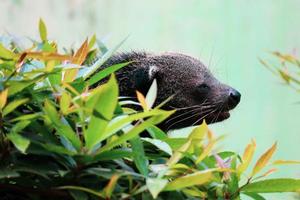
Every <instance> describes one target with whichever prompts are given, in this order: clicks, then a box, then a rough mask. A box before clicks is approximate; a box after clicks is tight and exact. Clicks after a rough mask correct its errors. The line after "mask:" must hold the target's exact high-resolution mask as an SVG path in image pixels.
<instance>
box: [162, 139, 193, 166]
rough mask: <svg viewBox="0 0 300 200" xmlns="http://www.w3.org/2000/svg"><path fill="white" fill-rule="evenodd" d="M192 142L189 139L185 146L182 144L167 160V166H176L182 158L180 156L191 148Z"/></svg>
mask: <svg viewBox="0 0 300 200" xmlns="http://www.w3.org/2000/svg"><path fill="white" fill-rule="evenodd" d="M191 144H192V140H191V139H189V140H188V141H187V142H186V143H185V144H183V145H182V146H181V147H180V148H179V149H178V150H177V151H176V152H175V153H174V154H173V155H172V156H171V158H170V159H169V160H168V162H167V165H169V166H171V165H174V164H176V163H177V162H178V161H179V160H180V159H181V157H182V154H183V153H185V152H187V151H188V150H189V148H190V147H191Z"/></svg>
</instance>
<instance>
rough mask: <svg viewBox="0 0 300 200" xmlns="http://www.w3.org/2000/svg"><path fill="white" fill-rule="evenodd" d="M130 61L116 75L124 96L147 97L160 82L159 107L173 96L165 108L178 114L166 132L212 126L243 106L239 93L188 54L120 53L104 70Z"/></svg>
mask: <svg viewBox="0 0 300 200" xmlns="http://www.w3.org/2000/svg"><path fill="white" fill-rule="evenodd" d="M130 61H131V63H130V64H129V65H128V66H126V67H124V68H122V69H121V70H119V71H117V72H116V77H117V80H118V82H119V87H120V96H128V97H136V90H138V91H139V92H141V93H143V94H144V95H146V94H147V91H148V89H149V88H150V86H151V84H152V82H153V80H154V79H156V81H157V86H158V87H157V88H158V90H157V99H156V105H158V104H160V103H162V102H163V101H164V100H166V99H167V98H168V97H170V96H173V98H171V100H170V101H168V102H167V103H166V104H165V105H164V107H163V108H164V109H165V110H174V109H175V110H176V112H175V113H174V114H173V115H171V116H170V117H169V118H168V119H166V120H165V121H164V122H162V123H161V124H160V125H159V127H160V128H162V129H163V130H164V131H168V130H171V129H179V128H184V127H188V126H194V125H199V124H201V123H202V122H203V120H204V119H205V121H206V123H208V124H210V123H215V122H220V121H223V120H225V119H227V118H229V117H230V114H229V111H230V110H232V109H233V108H235V107H236V106H237V105H238V103H239V102H240V99H241V94H240V93H239V92H238V91H237V90H235V89H233V88H232V87H230V86H228V85H226V84H223V83H221V82H220V81H219V80H217V79H216V78H215V77H214V76H213V75H212V74H211V72H210V71H209V69H208V68H207V67H206V66H205V65H204V64H203V63H202V62H200V61H199V60H198V59H195V58H193V57H191V56H187V55H184V54H179V53H163V54H152V53H146V52H130V53H120V54H116V55H114V56H112V57H111V58H110V59H109V60H108V61H107V62H106V63H105V64H104V65H103V66H102V67H101V68H102V69H103V68H106V67H109V66H111V65H114V64H118V63H124V62H130ZM99 84H102V83H97V84H96V85H94V87H95V86H97V85H99Z"/></svg>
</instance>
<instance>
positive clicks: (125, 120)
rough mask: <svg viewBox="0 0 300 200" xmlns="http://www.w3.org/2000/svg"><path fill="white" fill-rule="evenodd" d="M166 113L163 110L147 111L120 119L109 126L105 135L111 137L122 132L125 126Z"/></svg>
mask: <svg viewBox="0 0 300 200" xmlns="http://www.w3.org/2000/svg"><path fill="white" fill-rule="evenodd" d="M164 113H165V111H163V110H156V109H155V110H150V111H146V112H141V113H136V114H131V115H124V116H121V117H120V119H118V120H115V121H114V122H112V123H111V124H109V125H108V127H107V129H106V131H105V135H107V136H110V135H112V134H114V133H115V132H117V131H119V130H121V129H122V128H124V127H125V126H127V125H129V124H130V123H132V122H133V121H137V120H140V119H143V118H146V117H151V116H155V115H161V114H164Z"/></svg>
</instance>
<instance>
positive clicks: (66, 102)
mask: <svg viewBox="0 0 300 200" xmlns="http://www.w3.org/2000/svg"><path fill="white" fill-rule="evenodd" d="M71 101H72V98H71V96H70V95H69V94H68V93H67V92H64V93H62V95H61V98H60V102H59V106H60V110H61V112H62V113H63V114H66V113H67V112H68V109H69V107H70V105H71Z"/></svg>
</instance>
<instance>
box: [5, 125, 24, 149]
mask: <svg viewBox="0 0 300 200" xmlns="http://www.w3.org/2000/svg"><path fill="white" fill-rule="evenodd" d="M29 124H30V121H21V122H19V123H17V124H16V125H15V126H14V127H13V128H12V130H11V133H9V134H8V135H7V138H8V139H9V140H10V141H11V142H12V143H13V144H14V145H15V147H16V148H17V149H18V150H19V151H21V152H22V153H25V152H26V149H27V148H28V146H29V144H30V140H28V139H27V138H25V137H23V136H22V135H20V134H19V132H20V131H21V130H23V129H24V128H25V127H26V126H28V125H29Z"/></svg>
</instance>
